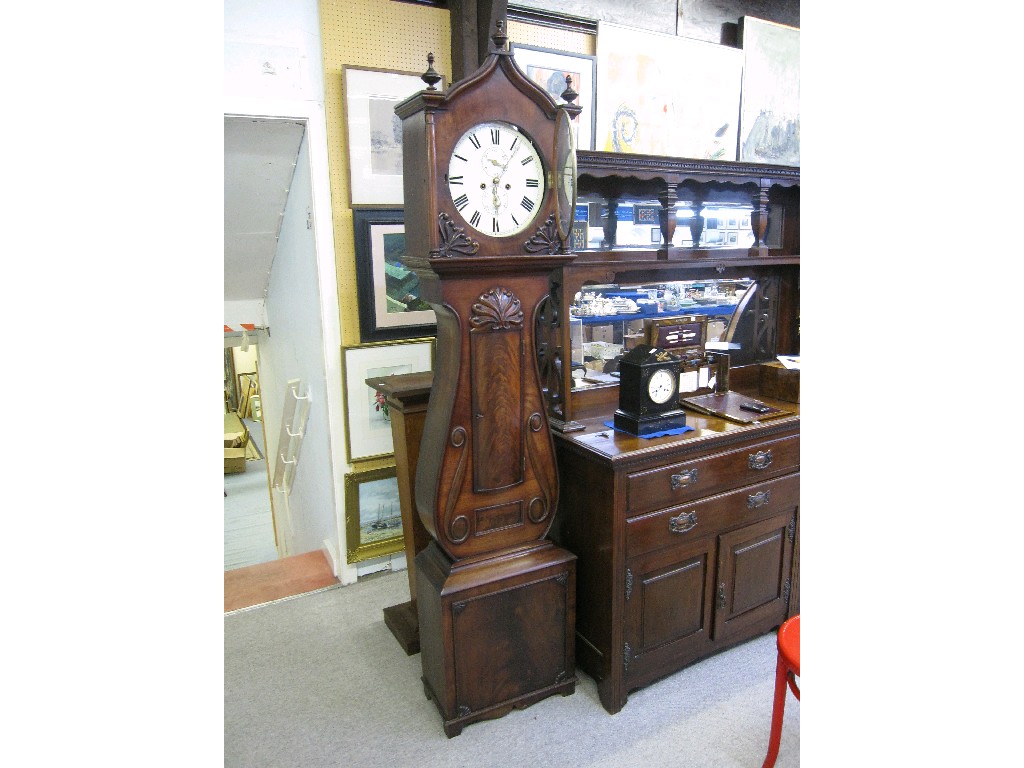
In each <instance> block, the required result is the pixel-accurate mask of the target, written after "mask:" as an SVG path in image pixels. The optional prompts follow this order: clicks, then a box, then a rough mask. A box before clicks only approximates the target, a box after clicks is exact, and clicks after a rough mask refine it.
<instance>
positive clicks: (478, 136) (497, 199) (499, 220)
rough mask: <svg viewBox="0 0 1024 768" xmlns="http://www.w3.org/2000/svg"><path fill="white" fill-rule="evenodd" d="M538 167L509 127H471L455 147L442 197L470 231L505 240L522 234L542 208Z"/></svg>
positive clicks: (529, 147)
mask: <svg viewBox="0 0 1024 768" xmlns="http://www.w3.org/2000/svg"><path fill="white" fill-rule="evenodd" d="M545 188H546V184H545V179H544V164H543V163H542V162H541V159H540V153H538V152H537V148H536V147H535V146H534V145H533V142H532V141H530V140H529V139H528V138H527V137H526V135H525V134H523V133H522V132H520V130H519V129H518V128H516V127H515V126H514V125H512V124H511V123H504V122H498V121H494V122H486V123H479V124H477V125H474V126H473V127H472V128H470V129H469V130H468V131H466V132H465V133H464V134H462V137H461V138H460V139H459V140H458V142H456V144H455V149H454V150H453V151H452V156H451V159H450V160H449V162H448V191H449V192H450V193H451V196H452V202H454V203H455V209H456V210H457V211H458V212H459V214H460V215H461V216H462V218H463V219H465V220H466V223H468V224H469V225H470V226H471V227H473V229H475V230H477V231H478V232H482V233H484V234H486V235H490V236H491V237H508V236H509V235H515V234H518V233H519V232H522V231H523V230H524V229H526V228H527V227H528V226H529V225H530V223H531V222H532V221H533V220H534V219H535V218H536V217H537V214H538V213H539V212H540V208H541V203H543V202H544V190H545Z"/></svg>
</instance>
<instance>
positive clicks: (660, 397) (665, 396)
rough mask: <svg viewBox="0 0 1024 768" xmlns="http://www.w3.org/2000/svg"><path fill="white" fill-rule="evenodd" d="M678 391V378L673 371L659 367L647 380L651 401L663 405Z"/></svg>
mask: <svg viewBox="0 0 1024 768" xmlns="http://www.w3.org/2000/svg"><path fill="white" fill-rule="evenodd" d="M675 392H676V380H675V378H674V376H673V375H672V371H670V370H668V369H667V368H659V369H658V370H656V371H655V372H654V373H652V374H651V378H650V379H649V380H648V382H647V395H648V397H650V398H651V401H652V402H654V403H657V404H658V405H661V404H663V403H667V402H668V401H669V399H671V397H672V396H673V395H674V394H675Z"/></svg>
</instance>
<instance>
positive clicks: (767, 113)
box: [740, 16, 800, 166]
mask: <svg viewBox="0 0 1024 768" xmlns="http://www.w3.org/2000/svg"><path fill="white" fill-rule="evenodd" d="M740 39H741V41H742V43H743V56H744V65H743V103H742V105H741V109H740V160H744V161H748V162H752V163H775V164H776V165H792V166H799V165H800V30H799V29H797V28H796V27H787V26H786V25H784V24H776V23H774V22H771V21H763V20H762V19H755V18H754V17H752V16H744V17H743V18H742V19H740Z"/></svg>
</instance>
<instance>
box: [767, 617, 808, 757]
mask: <svg viewBox="0 0 1024 768" xmlns="http://www.w3.org/2000/svg"><path fill="white" fill-rule="evenodd" d="M778 646H779V660H778V662H777V663H776V665H775V703H774V704H772V730H771V735H770V736H769V737H768V755H767V757H765V759H764V764H763V765H762V766H761V768H772V766H773V765H775V758H777V757H778V756H779V739H781V738H782V713H783V710H785V708H786V686H787V685H788V686H789V688H790V690H791V691H793V695H794V696H796V698H797V701H799V700H800V688H799V687H798V686H797V684H796V678H798V677H800V615H799V614H797V615H796V616H794V617H793V618H791V619H788V620H787V621H786V622H784V623H783V625H782V626H781V627H779V638H778Z"/></svg>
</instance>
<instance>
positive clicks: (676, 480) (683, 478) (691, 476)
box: [672, 467, 697, 491]
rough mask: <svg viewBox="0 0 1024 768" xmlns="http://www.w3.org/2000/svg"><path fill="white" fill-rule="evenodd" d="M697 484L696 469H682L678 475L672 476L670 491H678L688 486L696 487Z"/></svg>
mask: <svg viewBox="0 0 1024 768" xmlns="http://www.w3.org/2000/svg"><path fill="white" fill-rule="evenodd" d="M696 483H697V469H696V467H695V468H694V469H684V470H683V471H682V472H680V473H679V474H678V475H672V490H673V491H678V490H679V489H680V488H685V487H686V486H688V485H696Z"/></svg>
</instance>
